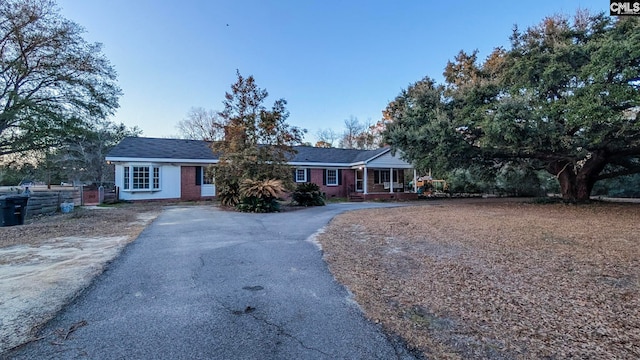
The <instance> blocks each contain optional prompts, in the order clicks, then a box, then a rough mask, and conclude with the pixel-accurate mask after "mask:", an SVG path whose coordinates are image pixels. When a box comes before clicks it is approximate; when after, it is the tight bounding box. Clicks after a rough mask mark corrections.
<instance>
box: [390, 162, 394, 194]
mask: <svg viewBox="0 0 640 360" xmlns="http://www.w3.org/2000/svg"><path fill="white" fill-rule="evenodd" d="M389 182H390V183H389V189H391V191H389V192H390V193H392V194H393V168H391V169H389Z"/></svg>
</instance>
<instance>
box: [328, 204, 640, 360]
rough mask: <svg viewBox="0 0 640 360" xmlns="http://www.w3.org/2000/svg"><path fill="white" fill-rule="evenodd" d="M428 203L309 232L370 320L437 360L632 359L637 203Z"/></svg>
mask: <svg viewBox="0 0 640 360" xmlns="http://www.w3.org/2000/svg"><path fill="white" fill-rule="evenodd" d="M432 204H433V203H427V204H426V205H425V206H416V207H405V208H394V209H370V210H364V211H361V212H354V213H347V214H344V215H342V216H340V217H338V218H336V219H334V220H333V221H332V223H331V224H330V225H329V226H328V228H327V229H326V231H325V233H324V234H321V235H320V236H319V241H320V242H321V244H322V248H323V249H324V252H325V258H326V260H327V262H328V263H329V265H330V268H331V270H332V272H333V273H334V274H335V276H336V278H337V279H338V280H339V281H340V282H342V283H344V284H345V285H346V286H347V287H348V288H349V289H350V290H351V291H352V292H353V293H354V294H355V296H356V300H357V301H358V303H360V304H361V306H362V307H363V309H364V310H365V312H366V313H367V315H368V316H369V317H370V318H371V319H372V320H374V321H380V322H381V323H383V324H384V326H385V327H386V328H387V329H388V330H390V331H392V332H394V333H397V334H400V335H402V336H403V337H404V338H405V339H407V341H408V342H409V344H411V345H412V346H414V347H416V348H418V349H421V350H422V351H424V352H425V354H426V355H428V356H433V357H436V358H469V357H473V358H503V357H504V358H521V359H527V358H545V357H547V358H564V357H582V358H638V357H640V310H639V309H640V307H639V306H638V305H640V294H639V293H640V292H639V288H640V286H639V279H640V231H639V230H640V221H639V220H640V211H639V210H640V208H639V207H638V206H637V205H632V204H592V205H587V206H566V205H560V204H556V205H534V204H525V203H513V202H501V201H478V202H468V201H467V202H456V201H449V202H446V201H445V202H442V203H441V206H434V205H432ZM438 324H446V326H439V325H438Z"/></svg>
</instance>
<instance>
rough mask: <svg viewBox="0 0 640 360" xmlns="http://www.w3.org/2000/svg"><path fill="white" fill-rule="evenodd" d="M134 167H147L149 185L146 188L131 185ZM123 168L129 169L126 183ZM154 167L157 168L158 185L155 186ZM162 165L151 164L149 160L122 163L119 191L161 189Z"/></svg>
mask: <svg viewBox="0 0 640 360" xmlns="http://www.w3.org/2000/svg"><path fill="white" fill-rule="evenodd" d="M134 167H140V168H143V167H146V168H148V176H149V187H148V188H137V189H136V188H134V187H133V183H134V174H135V173H134V171H133V168H134ZM124 169H129V181H128V184H126V185H125V184H124V180H125V179H124V175H125V170H124ZM155 169H158V176H157V179H158V187H155V186H154V185H155V183H154V181H155V180H156V176H155ZM162 183H163V181H162V165H159V164H151V163H149V162H146V163H128V164H126V165H123V171H122V185H123V186H122V189H121V190H120V191H124V192H132V193H134V192H158V191H162Z"/></svg>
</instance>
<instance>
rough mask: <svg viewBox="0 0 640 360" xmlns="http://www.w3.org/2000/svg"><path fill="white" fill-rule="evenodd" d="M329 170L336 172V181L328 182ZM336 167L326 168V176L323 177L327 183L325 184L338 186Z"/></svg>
mask: <svg viewBox="0 0 640 360" xmlns="http://www.w3.org/2000/svg"><path fill="white" fill-rule="evenodd" d="M329 171H335V172H336V181H335V182H334V183H330V182H329ZM338 172H339V171H338V169H326V174H327V176H326V178H325V182H326V183H327V186H338V185H339V183H340V180H339V179H338Z"/></svg>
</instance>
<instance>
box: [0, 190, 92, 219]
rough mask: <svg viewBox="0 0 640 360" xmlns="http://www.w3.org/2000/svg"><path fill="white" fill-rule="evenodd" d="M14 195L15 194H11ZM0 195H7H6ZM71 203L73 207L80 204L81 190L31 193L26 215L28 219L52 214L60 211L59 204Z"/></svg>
mask: <svg viewBox="0 0 640 360" xmlns="http://www.w3.org/2000/svg"><path fill="white" fill-rule="evenodd" d="M13 194H15V193H13ZM0 195H9V194H8V193H5V194H0ZM64 202H67V203H68V202H73V204H74V205H75V206H79V205H81V204H82V190H81V189H75V190H73V189H70V190H37V191H32V192H31V194H30V195H29V201H28V202H27V215H26V218H27V219H29V218H31V217H33V216H36V215H43V214H53V213H55V212H57V211H59V210H60V204H62V203H64Z"/></svg>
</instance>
